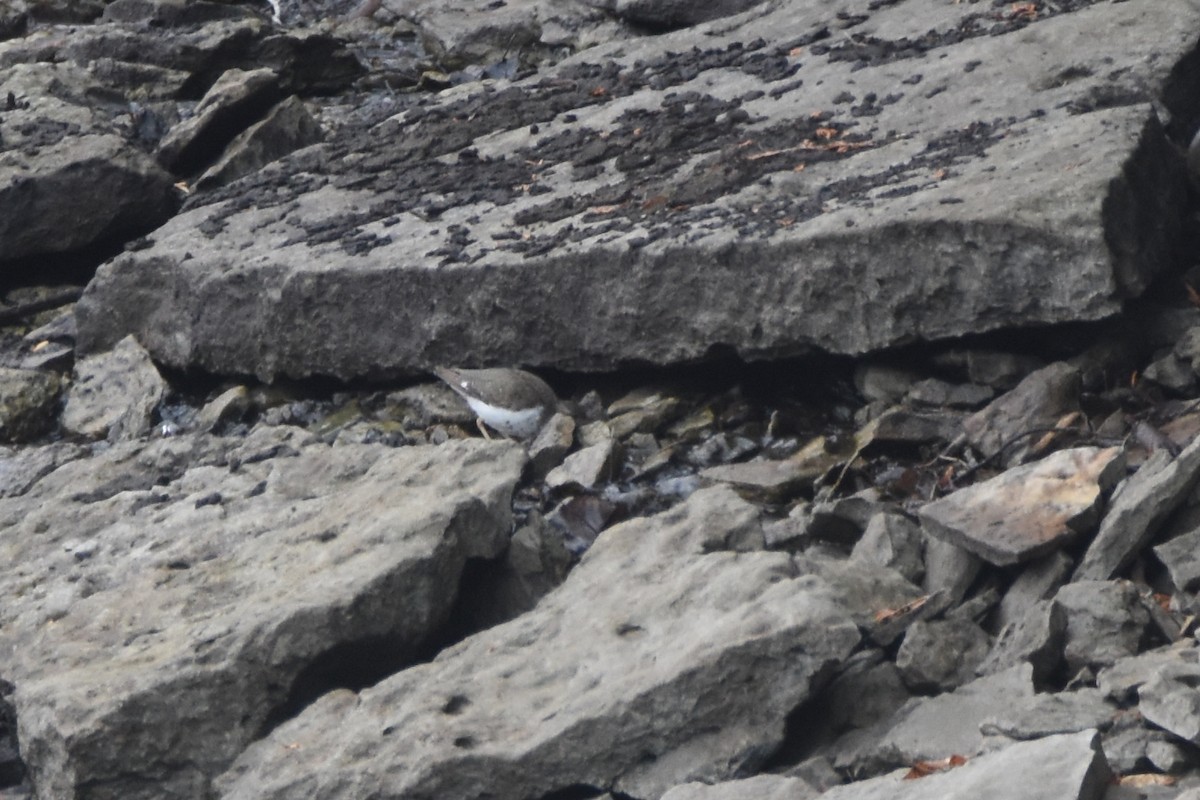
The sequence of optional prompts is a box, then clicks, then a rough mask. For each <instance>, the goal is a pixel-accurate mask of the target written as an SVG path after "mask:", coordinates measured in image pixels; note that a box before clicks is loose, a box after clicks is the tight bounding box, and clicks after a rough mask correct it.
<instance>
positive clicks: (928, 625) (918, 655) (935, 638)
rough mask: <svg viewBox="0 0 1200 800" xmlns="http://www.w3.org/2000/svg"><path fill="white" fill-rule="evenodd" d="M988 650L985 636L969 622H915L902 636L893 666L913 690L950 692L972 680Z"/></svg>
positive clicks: (953, 620) (988, 646) (947, 620)
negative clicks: (894, 665)
mask: <svg viewBox="0 0 1200 800" xmlns="http://www.w3.org/2000/svg"><path fill="white" fill-rule="evenodd" d="M990 647H991V641H990V640H989V637H988V635H987V633H986V632H985V631H984V630H983V629H982V628H980V627H979V626H978V625H976V624H975V623H974V622H971V621H970V620H958V619H944V620H934V621H932V622H923V621H920V620H918V621H917V622H914V623H913V624H912V625H911V626H910V627H909V629H908V631H907V632H906V633H905V634H904V641H902V642H901V643H900V649H899V650H898V651H897V652H896V667H897V668H898V669H899V670H900V675H901V677H903V678H904V683H905V685H906V686H908V687H909V688H910V689H912V690H914V691H917V692H930V691H934V692H945V691H950V690H952V689H954V688H956V687H958V686H961V685H962V684H964V683H966V682H967V681H969V680H971V679H972V678H974V677H975V668H976V667H977V666H979V664H980V662H982V661H983V659H984V657H985V656H987V654H988V649H989V648H990Z"/></svg>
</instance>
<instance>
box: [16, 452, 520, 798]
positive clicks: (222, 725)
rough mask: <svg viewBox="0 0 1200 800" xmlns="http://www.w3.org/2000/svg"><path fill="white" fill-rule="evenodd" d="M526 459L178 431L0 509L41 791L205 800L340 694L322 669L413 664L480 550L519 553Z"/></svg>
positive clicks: (20, 678)
mask: <svg viewBox="0 0 1200 800" xmlns="http://www.w3.org/2000/svg"><path fill="white" fill-rule="evenodd" d="M282 430H285V431H286V430H287V429H282ZM524 460H525V457H524V455H523V453H521V451H520V449H519V448H518V447H516V446H515V445H510V444H499V443H484V442H481V441H478V440H476V441H470V442H457V443H453V444H448V445H446V446H444V447H436V448H435V447H412V448H398V449H391V448H386V447H383V446H379V445H346V446H337V447H330V446H328V445H325V444H321V443H318V442H316V441H313V440H311V439H310V438H306V437H301V436H299V435H297V436H290V435H287V434H286V433H284V434H279V435H275V434H271V435H263V436H260V435H255V436H251V437H250V438H249V439H247V440H245V441H240V440H232V439H230V440H222V439H219V438H216V437H179V438H176V439H166V440H158V441H156V442H153V443H150V444H146V443H140V444H129V445H119V446H115V447H113V448H111V449H109V450H108V451H106V452H104V453H103V454H101V455H93V457H92V458H85V459H77V460H72V461H68V462H67V463H65V464H64V465H62V466H60V467H58V468H57V469H56V470H54V471H52V472H50V473H49V474H47V475H46V476H45V477H42V478H41V479H40V480H38V481H37V482H36V483H35V484H34V485H33V486H32V488H30V489H29V490H28V491H26V492H25V493H24V494H22V495H19V496H16V497H7V498H5V499H3V500H0V558H2V559H3V563H4V564H5V565H6V568H5V570H4V572H3V574H2V575H0V593H2V594H3V596H4V597H5V602H4V604H3V606H2V607H0V678H3V679H4V680H6V681H10V682H11V683H13V684H15V686H16V692H15V695H14V697H15V701H14V702H15V706H16V712H17V719H18V725H19V734H20V743H21V752H22V756H23V758H24V759H25V762H26V764H27V765H28V767H29V769H30V773H31V777H32V781H33V784H34V786H36V788H37V793H38V796H39V797H46V798H51V797H53V798H56V800H74V799H76V798H78V799H79V800H83V798H117V797H121V798H144V799H145V800H151V799H152V798H153V799H154V800H157V799H158V798H163V797H197V798H198V797H206V796H208V795H207V792H208V790H209V781H210V780H211V778H212V777H214V775H215V774H217V773H219V772H221V771H222V770H224V769H225V768H226V767H227V766H228V765H229V763H230V762H231V761H232V760H233V758H234V757H235V756H236V755H237V754H238V753H239V752H240V751H241V750H242V748H243V747H245V746H246V744H248V743H249V742H250V741H251V740H253V739H254V738H256V737H258V736H261V734H262V731H263V730H264V729H266V728H267V727H269V726H270V725H273V724H275V723H276V722H277V721H278V720H277V719H275V717H277V716H278V715H280V714H281V713H286V711H287V709H288V707H289V706H291V705H295V704H298V703H302V702H303V701H304V699H305V698H304V696H303V695H304V693H305V692H306V691H307V692H310V693H311V692H313V691H315V688H314V687H319V686H321V685H322V684H321V681H322V680H325V681H333V682H334V685H339V684H338V683H337V682H336V681H337V679H336V678H335V677H333V676H329V675H325V676H323V675H321V674H320V670H321V669H328V668H330V667H334V666H336V663H337V662H338V661H340V663H342V665H343V669H346V668H352V669H358V670H362V671H363V673H364V674H369V673H370V672H371V671H372V670H386V669H387V667H388V665H389V664H391V665H392V667H391V668H393V669H394V668H395V665H396V664H397V663H404V662H405V661H406V660H408V661H411V660H412V658H413V657H414V656H415V655H417V649H418V648H419V647H420V646H421V645H422V644H423V642H424V641H425V640H426V639H427V638H428V637H429V636H430V635H431V634H432V633H433V632H434V631H435V630H436V629H437V627H438V626H439V625H441V624H442V623H443V622H445V620H446V619H447V617H448V615H449V613H450V609H451V606H452V604H453V602H454V599H455V596H456V593H457V587H458V578H459V575H460V573H461V571H462V569H463V565H464V563H465V562H466V561H467V559H469V558H474V557H484V558H487V557H495V556H496V555H498V554H499V553H500V552H501V550H502V549H503V548H504V547H505V545H506V544H507V541H508V536H509V534H510V532H511V526H512V521H511V509H510V504H511V493H512V490H513V486H514V484H515V483H516V481H517V478H518V477H519V475H520V470H521V467H522V465H523V463H524ZM354 648H358V649H354ZM335 654H340V656H338V658H337V659H333V658H330V656H332V655H335ZM347 664H349V665H350V666H349V667H346V666H345V665H347ZM322 665H323V666H322ZM384 674H386V671H385V672H384ZM346 680H353V679H352V678H349V677H347V678H346ZM358 680H360V681H361V680H362V677H360V678H358ZM309 683H311V684H312V685H311V686H308V688H306V685H307V684H309Z"/></svg>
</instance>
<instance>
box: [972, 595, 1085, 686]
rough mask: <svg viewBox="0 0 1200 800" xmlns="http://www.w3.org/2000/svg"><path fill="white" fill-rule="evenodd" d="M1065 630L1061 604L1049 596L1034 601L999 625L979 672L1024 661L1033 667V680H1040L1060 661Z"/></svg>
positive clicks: (1063, 611) (992, 670)
mask: <svg viewBox="0 0 1200 800" xmlns="http://www.w3.org/2000/svg"><path fill="white" fill-rule="evenodd" d="M1066 633H1067V614H1066V611H1065V610H1064V609H1063V607H1062V606H1060V605H1058V604H1057V603H1055V602H1054V601H1052V600H1042V601H1039V602H1036V603H1034V604H1033V605H1031V606H1030V607H1029V608H1027V609H1026V610H1025V613H1024V615H1023V616H1022V617H1021V618H1019V619H1017V620H1015V621H1013V622H1010V623H1008V624H1007V625H1005V626H1004V627H1003V628H1001V629H1000V633H999V634H997V636H996V641H995V643H994V644H993V645H992V649H991V651H990V652H989V653H988V654H987V658H985V659H984V660H983V663H981V664H980V665H979V674H980V675H992V674H995V673H997V672H1001V671H1003V670H1006V669H1010V668H1011V667H1013V666H1016V665H1017V664H1021V663H1023V662H1028V663H1029V664H1030V665H1031V666H1032V667H1033V679H1034V681H1036V682H1038V683H1044V682H1046V681H1048V680H1050V678H1051V677H1052V676H1053V675H1054V673H1055V671H1056V670H1057V669H1058V665H1059V664H1060V663H1062V651H1063V641H1064V639H1065V637H1066Z"/></svg>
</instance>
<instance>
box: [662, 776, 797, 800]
mask: <svg viewBox="0 0 1200 800" xmlns="http://www.w3.org/2000/svg"><path fill="white" fill-rule="evenodd" d="M820 794H821V792H820V790H819V789H817V788H815V787H814V786H813V785H812V784H810V783H809V782H808V781H805V780H803V779H801V778H792V777H787V776H785V775H755V776H754V777H753V778H743V779H741V780H737V781H725V782H723V783H717V784H712V785H709V784H707V783H685V784H683V785H681V786H676V787H675V788H674V789H671V790H670V791H669V792H667V793H666V794H664V795H663V796H662V798H661V800H745V799H746V798H750V797H753V798H756V799H757V800H811V798H815V797H818V796H819V795H820Z"/></svg>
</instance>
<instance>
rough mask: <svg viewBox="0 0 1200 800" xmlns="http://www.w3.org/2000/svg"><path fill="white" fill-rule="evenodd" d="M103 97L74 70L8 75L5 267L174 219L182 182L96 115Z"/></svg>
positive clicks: (1, 226)
mask: <svg viewBox="0 0 1200 800" xmlns="http://www.w3.org/2000/svg"><path fill="white" fill-rule="evenodd" d="M102 92H103V89H102V88H101V87H100V86H99V85H98V84H97V83H96V81H95V80H93V79H92V78H91V77H90V76H89V75H88V74H87V72H85V71H84V70H82V69H80V68H78V67H75V66H72V65H70V64H18V65H15V66H12V67H7V68H3V69H2V70H0V100H3V99H4V98H5V97H13V98H14V99H18V100H19V101H18V102H17V103H16V106H15V107H14V108H11V109H6V110H5V111H4V112H3V113H4V128H3V137H4V138H3V146H4V151H3V152H4V157H3V159H2V160H0V207H2V208H3V209H4V213H3V215H0V264H3V263H4V262H6V261H10V260H13V259H18V258H29V257H31V256H39V255H40V256H45V255H47V254H54V253H69V252H72V251H77V250H84V249H86V248H88V247H89V246H92V245H97V246H99V245H100V244H101V243H104V242H111V241H113V240H119V239H121V238H123V237H128V238H131V237H133V236H136V235H138V234H141V233H145V232H146V231H149V230H151V229H153V228H155V227H157V226H158V225H160V224H162V223H163V222H165V221H166V220H167V219H168V218H169V217H170V216H171V215H172V214H173V213H174V212H175V210H176V206H177V200H176V196H175V189H174V188H173V186H172V183H173V179H172V178H171V176H170V175H169V174H168V173H167V172H165V171H164V170H162V169H160V168H159V167H158V165H156V164H155V163H154V161H153V159H151V158H150V157H149V156H147V155H146V154H144V153H142V152H141V151H140V150H138V149H137V147H136V146H134V144H133V143H132V142H130V141H128V140H127V138H126V137H125V136H123V135H122V134H121V133H120V131H119V130H118V129H117V127H116V126H115V125H114V124H113V123H112V121H111V118H110V115H109V114H108V113H106V112H105V111H104V110H103V109H101V108H96V105H97V103H96V102H95V100H93V99H91V98H92V97H94V96H95V95H97V94H100V93H102ZM104 246H109V245H104ZM117 338H120V337H117ZM114 343H115V340H114Z"/></svg>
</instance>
